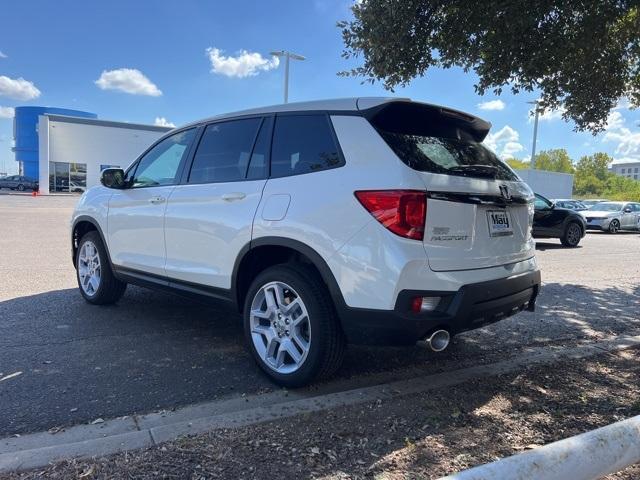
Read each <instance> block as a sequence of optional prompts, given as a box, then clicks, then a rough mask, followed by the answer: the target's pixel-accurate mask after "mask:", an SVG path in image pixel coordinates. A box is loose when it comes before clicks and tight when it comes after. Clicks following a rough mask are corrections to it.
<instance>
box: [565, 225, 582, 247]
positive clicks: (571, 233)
mask: <svg viewBox="0 0 640 480" xmlns="http://www.w3.org/2000/svg"><path fill="white" fill-rule="evenodd" d="M581 233H582V231H581V230H580V227H579V226H578V225H576V224H575V223H572V224H571V225H569V229H568V230H567V242H568V243H569V245H573V246H575V245H577V244H578V242H580V234H581Z"/></svg>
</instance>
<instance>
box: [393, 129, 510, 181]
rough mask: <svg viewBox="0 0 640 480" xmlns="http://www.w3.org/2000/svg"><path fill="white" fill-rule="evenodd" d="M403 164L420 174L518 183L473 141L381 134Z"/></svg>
mask: <svg viewBox="0 0 640 480" xmlns="http://www.w3.org/2000/svg"><path fill="white" fill-rule="evenodd" d="M380 135H382V138H384V140H385V141H386V142H387V144H388V145H389V146H390V147H391V149H392V150H393V151H394V152H395V154H396V155H397V156H398V157H399V158H400V160H402V161H403V162H404V163H405V164H406V165H408V166H409V167H411V168H413V169H414V170H418V171H421V172H429V173H439V174H444V175H457V176H461V177H478V178H492V179H496V180H518V177H517V176H516V175H515V174H514V173H513V172H512V171H511V169H510V168H509V167H507V166H506V165H505V164H504V163H503V162H502V161H501V160H500V159H499V158H498V157H497V156H496V155H495V154H494V153H493V152H492V151H491V150H489V149H488V148H487V147H485V146H484V145H482V144H481V143H478V142H475V141H473V140H458V139H454V138H445V137H432V136H428V135H412V134H408V133H396V132H385V131H380Z"/></svg>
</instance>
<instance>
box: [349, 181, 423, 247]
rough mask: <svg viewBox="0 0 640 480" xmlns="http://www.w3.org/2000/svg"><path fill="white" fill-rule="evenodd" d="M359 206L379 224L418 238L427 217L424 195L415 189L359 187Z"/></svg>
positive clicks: (397, 232) (421, 233) (357, 196)
mask: <svg viewBox="0 0 640 480" xmlns="http://www.w3.org/2000/svg"><path fill="white" fill-rule="evenodd" d="M355 195H356V198H357V199H358V200H359V201H360V203H361V204H362V206H363V207H364V208H366V209H367V211H368V212H369V213H370V214H371V215H373V216H374V217H375V219H376V220H378V221H379V222H380V223H381V224H382V225H384V226H385V227H386V228H387V229H389V230H391V231H392V232H393V233H395V234H396V235H400V236H401V237H405V238H411V239H413V240H422V238H423V237H424V225H425V221H426V217H427V194H426V192H422V191H417V190H361V191H358V192H355Z"/></svg>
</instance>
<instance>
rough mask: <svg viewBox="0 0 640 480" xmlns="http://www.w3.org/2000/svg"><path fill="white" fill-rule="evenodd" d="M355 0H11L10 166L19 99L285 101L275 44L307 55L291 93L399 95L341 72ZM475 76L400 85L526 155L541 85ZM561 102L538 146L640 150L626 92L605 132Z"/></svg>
mask: <svg viewBox="0 0 640 480" xmlns="http://www.w3.org/2000/svg"><path fill="white" fill-rule="evenodd" d="M350 5H351V1H349V0H315V1H294V0H290V1H263V2H257V1H244V0H235V1H233V2H213V1H204V0H200V1H197V0H182V1H180V2H175V1H164V0H163V1H153V2H152V1H142V0H140V1H135V2H134V1H128V0H127V1H124V0H110V1H109V2H87V1H80V0H77V1H70V0H57V1H55V2H51V1H45V0H40V1H33V0H21V1H20V2H9V3H7V4H5V5H4V7H3V22H2V24H3V27H2V29H0V52H1V53H0V171H1V170H2V169H3V167H4V169H6V170H7V171H8V172H10V173H15V172H16V171H17V164H16V162H15V161H14V160H13V158H14V156H13V153H12V152H11V142H12V138H13V122H12V108H13V107H15V106H18V105H47V106H55V107H64V108H74V109H80V110H88V111H91V112H94V113H97V114H98V116H99V117H100V118H103V119H109V120H120V121H129V122H138V123H154V122H156V121H160V122H161V121H162V119H164V120H166V121H167V122H170V123H172V124H175V125H180V124H183V123H186V122H189V121H192V120H196V119H198V118H202V117H207V116H210V115H213V114H216V113H222V112H227V111H233V110H239V109H243V108H249V107H254V106H259V105H269V104H274V103H279V102H281V101H282V91H283V87H282V83H283V72H284V68H283V64H280V65H276V62H275V61H274V60H273V59H272V58H271V57H270V56H269V54H268V52H269V51H272V50H281V49H287V50H291V51H295V52H297V53H300V54H303V55H305V56H306V57H307V60H306V61H304V62H293V63H292V65H291V76H290V101H301V100H311V99H319V98H333V97H348V96H379V95H390V93H389V92H387V91H385V90H384V89H383V88H382V86H380V85H379V84H377V85H369V84H365V85H363V84H361V80H360V79H356V78H343V77H338V76H337V75H336V73H337V72H338V71H340V70H345V69H348V68H350V67H352V66H354V65H355V63H354V62H348V61H345V60H344V59H342V58H341V56H340V54H341V52H342V48H343V45H342V39H341V36H340V31H339V29H338V28H337V27H336V22H337V21H338V20H343V19H348V18H350V16H351V12H350V9H349V7H350ZM21 79H22V80H21ZM474 81H475V77H474V75H473V74H465V73H464V72H462V71H461V70H459V69H450V70H431V71H429V72H428V75H427V77H425V78H419V79H416V80H414V81H413V82H412V83H411V85H410V86H408V87H407V88H399V89H397V90H396V92H395V93H394V94H393V95H397V96H405V97H406V96H408V97H411V98H413V99H415V100H420V101H425V102H431V103H438V104H443V105H447V106H451V107H455V108H459V109H461V110H465V111H469V112H472V113H474V114H477V115H480V116H482V117H484V118H486V119H488V120H489V121H491V122H492V124H493V129H492V133H491V134H490V137H489V138H488V140H487V143H488V144H489V145H490V146H491V147H492V148H494V149H495V150H496V151H497V152H498V153H499V154H500V155H503V156H505V155H508V154H513V156H515V157H516V158H527V157H528V156H529V154H530V151H531V140H532V134H533V125H532V122H531V119H530V118H529V116H528V111H529V108H530V105H528V104H527V103H526V102H527V101H530V100H533V99H534V98H535V97H536V96H535V94H533V93H532V94H520V95H517V96H513V95H510V94H503V95H502V96H500V97H499V98H496V97H495V96H493V95H486V96H485V97H479V96H478V95H476V94H475V92H474V88H473V84H474ZM497 100H499V101H497ZM486 102H491V103H486ZM483 104H484V105H483ZM491 107H492V108H491ZM488 108H490V109H488ZM559 113H560V112H550V113H548V114H546V115H545V116H544V117H543V119H542V121H541V122H540V126H539V136H538V149H539V150H540V149H549V148H566V149H567V150H568V151H569V153H570V155H571V156H572V157H573V158H574V159H577V158H578V157H580V156H581V155H585V154H590V153H594V152H597V151H605V152H608V153H609V154H611V155H612V156H613V157H614V158H616V159H619V160H630V159H639V160H640V131H639V130H640V128H639V127H638V125H639V124H640V111H638V110H636V111H630V110H629V109H628V108H626V107H625V106H624V102H623V103H622V105H621V108H619V109H617V110H615V111H614V112H613V113H612V115H611V117H610V119H611V121H610V128H609V130H608V131H607V132H606V133H603V134H600V135H598V136H597V137H593V136H592V135H591V134H588V133H575V132H573V131H572V129H573V125H572V124H568V123H565V122H564V121H563V120H562V119H561V118H559V117H560V115H559Z"/></svg>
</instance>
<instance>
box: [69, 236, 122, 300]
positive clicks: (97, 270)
mask: <svg viewBox="0 0 640 480" xmlns="http://www.w3.org/2000/svg"><path fill="white" fill-rule="evenodd" d="M87 254H88V255H87ZM88 257H92V258H91V260H92V261H91V262H88V261H87V260H86V258H88ZM96 258H97V265H96ZM90 272H93V273H94V274H93V275H91V273H90ZM83 274H84V275H83ZM88 276H93V277H94V281H91V279H89V280H87V277H88ZM76 279H77V280H78V288H79V290H80V293H81V294H82V296H83V297H84V299H85V300H86V301H87V302H89V303H92V304H94V305H109V304H112V303H115V302H117V301H118V300H120V298H121V297H122V295H123V294H124V291H125V290H126V288H127V284H126V283H125V282H121V281H120V280H118V279H117V278H116V277H115V276H114V275H113V270H112V269H111V264H110V263H109V256H108V255H107V250H106V248H105V246H104V244H103V243H102V238H101V237H100V234H99V233H98V232H96V231H91V232H88V233H87V234H85V235H84V236H83V237H82V238H81V239H80V242H79V243H78V251H77V252H76ZM83 282H84V283H85V286H83Z"/></svg>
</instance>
